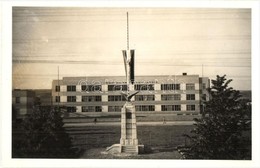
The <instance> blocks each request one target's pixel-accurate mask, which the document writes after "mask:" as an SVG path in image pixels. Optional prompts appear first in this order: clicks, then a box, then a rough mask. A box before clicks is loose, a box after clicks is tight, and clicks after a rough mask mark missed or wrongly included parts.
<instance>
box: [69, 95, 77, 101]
mask: <svg viewBox="0 0 260 168" xmlns="http://www.w3.org/2000/svg"><path fill="white" fill-rule="evenodd" d="M67 102H76V96H67Z"/></svg>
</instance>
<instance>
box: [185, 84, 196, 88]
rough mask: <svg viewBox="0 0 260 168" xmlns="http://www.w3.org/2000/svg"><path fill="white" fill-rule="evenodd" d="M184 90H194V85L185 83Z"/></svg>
mask: <svg viewBox="0 0 260 168" xmlns="http://www.w3.org/2000/svg"><path fill="white" fill-rule="evenodd" d="M186 90H195V84H194V83H187V84H186Z"/></svg>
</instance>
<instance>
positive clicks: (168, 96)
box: [161, 94, 181, 101]
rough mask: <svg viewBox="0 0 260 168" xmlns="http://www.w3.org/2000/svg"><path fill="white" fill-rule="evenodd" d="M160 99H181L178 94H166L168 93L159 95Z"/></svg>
mask: <svg viewBox="0 0 260 168" xmlns="http://www.w3.org/2000/svg"><path fill="white" fill-rule="evenodd" d="M161 99H162V100H166V101H170V100H181V95H180V94H168V95H161Z"/></svg>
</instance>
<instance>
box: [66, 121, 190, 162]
mask: <svg viewBox="0 0 260 168" xmlns="http://www.w3.org/2000/svg"><path fill="white" fill-rule="evenodd" d="M192 128H193V125H159V126H158V125H157V126H138V131H137V136H138V140H139V144H144V145H145V148H146V149H147V150H146V151H148V152H147V153H146V154H144V155H140V156H136V157H137V158H140V159H150V158H151V159H156V158H158V159H174V158H175V159H177V158H180V156H179V154H178V153H177V151H176V149H175V148H176V147H177V146H178V145H182V144H185V143H186V139H185V138H184V137H183V136H182V135H183V134H184V133H189V132H190V130H191V129H192ZM66 131H67V132H68V133H69V135H70V137H71V138H72V142H73V146H74V147H76V148H79V149H82V150H84V152H83V155H82V157H83V158H92V159H93V158H96V159H98V158H112V159H113V158H115V156H111V155H104V154H101V152H102V151H105V148H106V147H109V146H111V145H112V144H116V143H119V140H120V136H121V133H120V126H106V127H104V126H86V127H69V128H66ZM136 157H132V156H131V157H128V158H130V159H131V158H132V159H134V158H136ZM119 158H120V157H119Z"/></svg>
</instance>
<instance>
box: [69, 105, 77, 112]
mask: <svg viewBox="0 0 260 168" xmlns="http://www.w3.org/2000/svg"><path fill="white" fill-rule="evenodd" d="M67 112H69V113H74V112H76V107H75V106H71V107H67Z"/></svg>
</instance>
